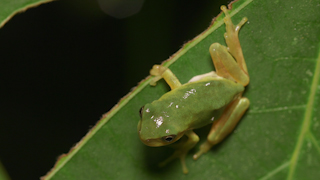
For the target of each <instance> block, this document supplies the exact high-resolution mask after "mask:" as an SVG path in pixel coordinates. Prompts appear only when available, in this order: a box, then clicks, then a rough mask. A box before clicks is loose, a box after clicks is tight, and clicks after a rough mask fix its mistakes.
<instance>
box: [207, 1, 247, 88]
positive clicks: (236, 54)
mask: <svg viewBox="0 0 320 180" xmlns="http://www.w3.org/2000/svg"><path fill="white" fill-rule="evenodd" d="M221 9H222V11H223V12H224V13H225V15H226V16H225V18H224V19H223V20H224V22H225V24H226V33H225V34H224V38H225V40H226V43H227V45H228V47H225V46H222V45H220V44H219V43H213V44H212V45H211V46H210V48H209V52H210V54H211V58H212V61H213V64H214V66H215V68H216V72H217V74H218V75H219V76H221V77H224V78H227V79H230V80H235V81H237V82H238V83H240V84H242V85H243V86H246V85H247V84H248V83H249V75H248V70H247V65H246V63H245V60H244V58H243V54H242V49H241V46H240V42H239V38H238V33H239V30H240V28H241V26H242V25H243V24H244V23H245V22H246V21H247V18H243V19H242V21H241V22H240V23H239V24H238V25H237V26H234V25H233V23H232V21H231V18H230V15H229V14H228V12H227V8H226V7H225V6H221Z"/></svg>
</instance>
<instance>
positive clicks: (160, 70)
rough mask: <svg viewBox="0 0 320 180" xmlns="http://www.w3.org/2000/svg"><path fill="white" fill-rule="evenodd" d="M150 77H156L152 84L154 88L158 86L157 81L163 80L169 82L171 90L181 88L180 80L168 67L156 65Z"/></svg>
mask: <svg viewBox="0 0 320 180" xmlns="http://www.w3.org/2000/svg"><path fill="white" fill-rule="evenodd" d="M150 75H153V76H155V77H154V78H153V79H152V80H151V82H150V85H152V86H155V85H156V84H157V81H159V80H160V79H162V78H163V79H164V80H165V81H166V82H167V84H168V85H169V86H170V88H171V89H175V88H177V87H180V86H181V83H180V81H179V79H178V78H177V77H176V76H175V75H174V74H173V73H172V71H171V70H170V69H169V68H167V67H163V66H161V65H154V66H153V67H152V69H151V70H150Z"/></svg>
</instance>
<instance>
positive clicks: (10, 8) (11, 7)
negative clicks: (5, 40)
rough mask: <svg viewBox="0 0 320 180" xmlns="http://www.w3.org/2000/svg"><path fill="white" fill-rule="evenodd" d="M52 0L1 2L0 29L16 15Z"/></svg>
mask: <svg viewBox="0 0 320 180" xmlns="http://www.w3.org/2000/svg"><path fill="white" fill-rule="evenodd" d="M50 1H53V0H1V1H0V28H1V27H2V26H3V25H4V24H5V23H7V22H8V21H9V20H10V19H11V18H12V17H13V16H14V15H16V14H17V13H20V12H23V11H26V10H27V9H29V8H31V7H35V6H38V5H40V4H43V3H47V2H50Z"/></svg>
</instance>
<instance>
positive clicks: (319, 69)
mask: <svg viewBox="0 0 320 180" xmlns="http://www.w3.org/2000/svg"><path fill="white" fill-rule="evenodd" d="M318 52H320V49H319V51H318ZM314 72H315V74H314V76H313V79H312V84H311V89H310V94H309V97H308V103H307V107H306V111H305V114H304V118H303V124H302V127H301V131H300V134H299V137H298V140H297V143H296V146H295V148H294V151H293V154H292V157H291V160H290V165H289V172H288V176H287V180H292V179H293V176H294V173H295V169H296V166H297V162H298V159H299V157H298V156H299V154H300V150H301V148H302V145H303V141H304V139H305V138H306V136H307V134H308V133H309V134H312V133H311V132H310V131H309V130H310V124H311V123H310V122H311V117H312V110H313V106H314V99H315V96H316V91H317V85H318V82H319V76H320V53H318V57H317V60H316V67H315V71H314Z"/></svg>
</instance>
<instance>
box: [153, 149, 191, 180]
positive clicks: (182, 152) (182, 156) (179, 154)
mask: <svg viewBox="0 0 320 180" xmlns="http://www.w3.org/2000/svg"><path fill="white" fill-rule="evenodd" d="M188 151H189V150H182V149H177V150H175V151H174V153H173V154H172V155H171V156H170V157H169V158H167V159H166V160H164V161H162V162H161V163H159V167H164V166H165V165H167V164H168V163H169V162H171V161H172V160H174V159H176V158H179V159H180V162H181V165H182V171H183V173H184V174H187V173H188V172H189V171H188V168H187V165H186V161H185V158H186V155H187V153H188Z"/></svg>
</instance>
